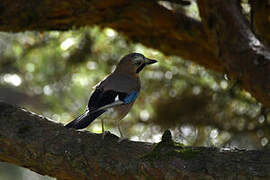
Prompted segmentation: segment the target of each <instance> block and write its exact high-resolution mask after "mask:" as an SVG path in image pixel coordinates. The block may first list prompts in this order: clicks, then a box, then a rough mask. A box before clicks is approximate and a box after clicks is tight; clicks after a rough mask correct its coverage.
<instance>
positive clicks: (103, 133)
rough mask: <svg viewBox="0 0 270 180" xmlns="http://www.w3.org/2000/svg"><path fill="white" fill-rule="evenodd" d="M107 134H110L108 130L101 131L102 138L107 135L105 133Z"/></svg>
mask: <svg viewBox="0 0 270 180" xmlns="http://www.w3.org/2000/svg"><path fill="white" fill-rule="evenodd" d="M109 134H111V132H110V131H104V132H102V139H104V138H105V136H107V135H109Z"/></svg>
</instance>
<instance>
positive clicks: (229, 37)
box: [198, 0, 270, 107]
mask: <svg viewBox="0 0 270 180" xmlns="http://www.w3.org/2000/svg"><path fill="white" fill-rule="evenodd" d="M198 4H199V10H200V14H201V17H202V22H203V24H204V26H205V27H206V28H205V29H207V30H208V31H207V33H208V35H209V37H210V40H211V41H212V43H215V44H216V52H217V56H218V57H219V58H220V62H221V63H222V64H223V66H224V67H226V70H227V72H228V74H229V76H230V77H232V78H233V79H236V80H237V81H239V82H240V85H241V86H242V87H244V88H245V89H246V90H248V91H249V92H250V93H251V94H252V95H254V96H255V97H256V98H257V99H258V100H259V101H261V102H262V103H263V104H264V105H266V106H267V107H270V93H269V92H270V83H269V82H270V52H269V50H268V49H267V48H266V47H265V46H264V45H263V44H262V43H261V42H260V41H259V40H258V39H257V37H256V36H255V35H254V34H253V32H252V31H251V29H250V26H249V24H248V22H247V21H246V19H245V17H244V16H243V14H242V13H241V9H240V6H239V4H238V1H237V0H228V1H222V0H211V1H210V0H198Z"/></svg>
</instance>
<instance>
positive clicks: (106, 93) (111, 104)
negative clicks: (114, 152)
mask: <svg viewBox="0 0 270 180" xmlns="http://www.w3.org/2000/svg"><path fill="white" fill-rule="evenodd" d="M156 62H157V61H156V60H153V59H148V58H146V57H144V55H142V54H139V53H131V54H128V55H126V56H124V57H123V58H122V59H121V60H120V62H119V64H118V65H117V67H116V69H115V70H114V72H112V73H111V74H110V75H109V76H107V78H105V79H104V80H103V81H101V82H100V83H98V84H97V85H96V86H95V87H94V88H95V90H94V92H93V93H92V95H91V97H90V99H89V102H88V106H87V108H86V110H85V112H84V113H83V114H82V115H80V116H79V117H77V118H76V119H75V120H73V121H72V122H70V123H68V124H67V125H66V127H67V128H75V129H82V128H85V127H87V126H88V125H89V124H90V123H91V122H93V121H94V120H95V119H96V118H97V117H99V116H100V115H101V114H103V113H104V112H106V110H108V109H109V108H113V109H114V110H115V111H116V112H117V115H118V117H117V127H118V130H119V133H120V135H121V137H123V133H122V131H121V129H120V120H121V119H123V118H124V117H125V116H126V115H127V113H128V112H129V110H130V109H131V107H132V105H133V104H134V102H135V100H136V98H137V97H138V95H139V92H140V88H141V84H140V78H139V72H141V70H142V69H143V68H144V67H145V66H147V65H150V64H153V63H156ZM102 133H104V127H103V121H102Z"/></svg>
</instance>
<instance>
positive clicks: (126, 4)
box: [0, 0, 223, 71]
mask: <svg viewBox="0 0 270 180" xmlns="http://www.w3.org/2000/svg"><path fill="white" fill-rule="evenodd" d="M91 25H99V26H101V27H105V26H106V27H111V28H114V29H115V30H117V31H119V32H122V33H123V34H125V35H126V36H127V37H128V38H129V39H131V40H133V41H134V42H140V43H142V44H144V45H146V46H149V47H152V48H156V49H159V50H161V51H163V52H164V53H166V54H170V55H178V56H182V57H183V58H185V59H190V60H193V61H195V62H197V63H199V64H201V65H204V66H206V67H209V68H210V69H214V70H216V71H222V70H223V67H222V66H220V64H219V61H217V58H216V57H215V55H214V54H213V52H212V51H211V49H212V47H211V46H210V45H209V44H207V37H206V36H205V33H204V29H203V27H202V25H201V23H200V22H199V21H198V20H195V19H193V18H190V17H188V16H186V15H184V14H182V13H174V12H172V11H170V10H168V9H166V8H165V7H163V6H161V5H159V4H158V3H157V1H153V0H150V1H142V0H133V1H127V0H106V1H100V0H92V1H86V0H77V1H74V0H65V1H54V0H40V1H35V0H30V1H29V0H14V1H10V0H1V1H0V31H12V32H18V31H26V30H38V31H44V30H69V29H72V28H78V27H82V26H91Z"/></svg>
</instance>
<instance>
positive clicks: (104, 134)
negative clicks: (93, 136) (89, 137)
mask: <svg viewBox="0 0 270 180" xmlns="http://www.w3.org/2000/svg"><path fill="white" fill-rule="evenodd" d="M101 126H102V138H103V139H104V138H105V136H106V135H107V134H110V131H105V130H104V122H103V119H101Z"/></svg>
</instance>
